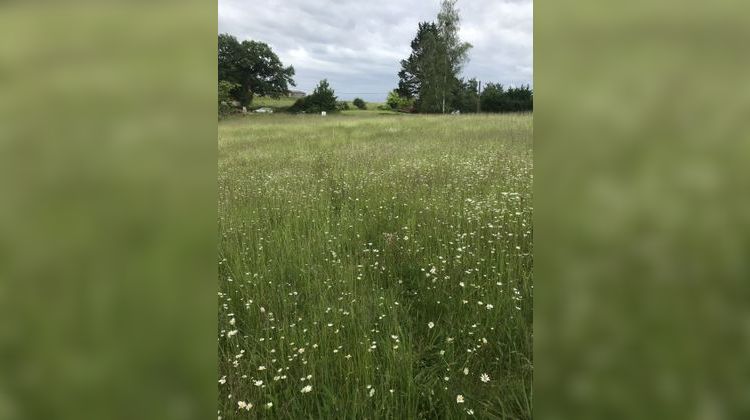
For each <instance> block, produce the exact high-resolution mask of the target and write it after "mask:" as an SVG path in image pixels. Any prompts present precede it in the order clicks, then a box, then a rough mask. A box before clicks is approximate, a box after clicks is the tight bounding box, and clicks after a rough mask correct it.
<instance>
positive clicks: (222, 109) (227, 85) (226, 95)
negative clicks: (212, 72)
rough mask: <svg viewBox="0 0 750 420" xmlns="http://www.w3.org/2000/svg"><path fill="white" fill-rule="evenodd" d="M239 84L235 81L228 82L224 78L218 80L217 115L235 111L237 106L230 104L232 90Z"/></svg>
mask: <svg viewBox="0 0 750 420" xmlns="http://www.w3.org/2000/svg"><path fill="white" fill-rule="evenodd" d="M239 86H240V85H238V84H237V83H232V82H228V81H226V80H219V86H218V99H219V117H224V116H227V115H229V114H232V113H233V112H236V111H237V108H235V107H234V106H232V101H234V98H233V97H232V93H231V92H232V90H234V89H236V88H238V87H239Z"/></svg>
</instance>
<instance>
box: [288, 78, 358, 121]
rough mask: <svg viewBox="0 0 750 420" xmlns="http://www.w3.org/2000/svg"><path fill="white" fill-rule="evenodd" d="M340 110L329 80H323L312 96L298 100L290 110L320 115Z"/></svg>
mask: <svg viewBox="0 0 750 420" xmlns="http://www.w3.org/2000/svg"><path fill="white" fill-rule="evenodd" d="M347 106H348V104H347ZM338 109H339V108H338V103H337V101H336V95H334V92H333V89H331V86H330V85H329V84H328V80H326V79H323V80H321V81H320V83H318V86H317V87H316V88H315V90H314V91H313V93H312V94H311V95H308V96H305V97H304V98H299V99H297V101H296V102H295V103H294V105H292V106H291V107H290V108H289V111H290V112H309V113H318V112H321V111H326V112H330V111H336V110H338Z"/></svg>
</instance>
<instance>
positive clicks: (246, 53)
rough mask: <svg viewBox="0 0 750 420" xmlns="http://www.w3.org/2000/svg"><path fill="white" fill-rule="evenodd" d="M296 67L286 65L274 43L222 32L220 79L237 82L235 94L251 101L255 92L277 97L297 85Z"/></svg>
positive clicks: (239, 98)
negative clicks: (272, 44)
mask: <svg viewBox="0 0 750 420" xmlns="http://www.w3.org/2000/svg"><path fill="white" fill-rule="evenodd" d="M293 77H294V67H292V66H288V67H284V65H283V64H282V63H281V60H279V57H278V56H277V55H276V53H274V52H273V50H272V49H271V47H269V46H268V45H267V44H265V43H263V42H257V41H242V42H239V41H237V38H235V37H234V36H232V35H229V34H220V35H219V80H225V81H228V82H232V83H236V84H237V85H238V87H237V88H235V89H233V90H232V97H233V98H234V99H236V100H238V101H239V102H240V103H242V104H243V105H249V104H250V103H251V102H252V100H253V96H254V95H262V96H271V97H278V96H280V95H282V94H286V93H287V92H288V91H289V86H290V85H291V86H295V83H294V79H293Z"/></svg>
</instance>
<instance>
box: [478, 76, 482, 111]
mask: <svg viewBox="0 0 750 420" xmlns="http://www.w3.org/2000/svg"><path fill="white" fill-rule="evenodd" d="M480 112H482V81H481V80H480V81H479V84H478V85H477V114H479V113H480Z"/></svg>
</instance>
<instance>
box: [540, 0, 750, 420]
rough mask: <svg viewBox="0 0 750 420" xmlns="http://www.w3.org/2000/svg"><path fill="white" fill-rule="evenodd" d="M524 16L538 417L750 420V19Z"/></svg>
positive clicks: (602, 6) (705, 9) (591, 10)
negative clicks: (530, 73)
mask: <svg viewBox="0 0 750 420" xmlns="http://www.w3.org/2000/svg"><path fill="white" fill-rule="evenodd" d="M534 8H535V10H534V14H535V22H534V28H535V47H534V48H535V51H534V52H535V54H534V55H535V67H534V70H535V80H534V88H535V89H534V92H535V95H534V96H535V102H536V103H535V115H534V123H535V168H536V174H535V193H534V196H535V200H536V203H535V212H534V213H535V217H536V219H535V229H534V231H535V232H534V234H535V246H534V248H535V264H536V270H535V284H536V288H535V296H534V298H535V300H534V302H535V334H536V335H535V343H534V344H535V363H536V366H535V382H534V385H535V387H534V391H535V395H534V397H535V398H534V407H535V416H537V417H538V418H544V419H556V418H559V419H563V418H564V419H615V418H629V419H635V418H638V419H734V418H750V393H748V390H750V387H749V386H748V385H750V381H748V379H749V378H748V375H749V374H750V346H749V344H750V340H749V339H750V306H748V297H750V296H749V294H748V287H747V286H748V282H749V281H750V269H749V268H750V267H749V266H748V265H749V264H750V229H749V227H750V206H748V204H749V201H750V185H748V184H749V183H750V177H749V175H750V174H749V173H748V172H749V171H748V163H750V144H749V143H748V140H749V138H748V137H749V134H748V133H749V131H748V121H749V120H750V84H749V83H748V64H750V56H749V55H748V54H747V52H748V43H747V42H748V39H750V26H748V17H750V13H749V12H750V10H749V9H750V7H748V6H747V4H746V3H741V2H729V1H712V2H693V1H687V2H678V1H666V2H651V1H629V2H596V1H575V2H564V1H563V2H560V1H550V0H542V1H536V2H535V5H534Z"/></svg>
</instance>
